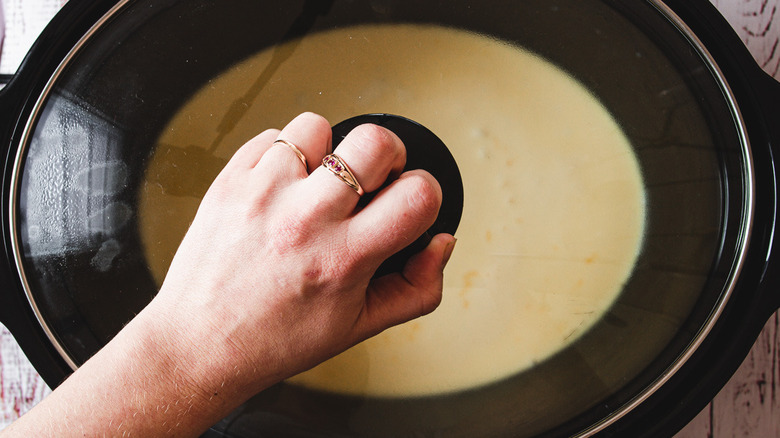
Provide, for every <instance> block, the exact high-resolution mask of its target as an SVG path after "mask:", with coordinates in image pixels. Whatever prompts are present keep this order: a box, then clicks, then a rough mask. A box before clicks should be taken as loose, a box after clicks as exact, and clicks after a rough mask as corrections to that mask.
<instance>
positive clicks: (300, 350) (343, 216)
mask: <svg viewBox="0 0 780 438" xmlns="http://www.w3.org/2000/svg"><path fill="white" fill-rule="evenodd" d="M276 139H284V140H287V141H289V142H291V143H293V144H295V145H297V146H298V148H299V149H300V151H301V152H302V153H303V154H304V156H305V157H306V161H307V162H308V168H305V167H304V166H303V164H302V163H301V161H300V160H299V158H298V157H297V156H296V154H295V153H294V152H293V151H292V150H291V149H290V148H288V147H287V146H285V145H280V144H276V145H274V144H273V142H274V141H275V140H276ZM330 145H331V131H330V127H329V124H328V122H327V121H326V120H325V119H323V118H322V117H320V116H317V115H314V114H311V113H306V114H302V115H301V116H299V117H297V118H296V119H295V120H293V121H292V122H291V123H290V124H289V125H288V126H287V127H285V128H284V129H283V130H282V131H281V132H280V131H277V130H269V131H265V132H263V133H262V134H260V135H258V136H257V137H255V138H254V139H252V140H251V141H250V142H248V143H247V144H246V145H244V146H243V147H242V148H241V149H240V150H239V151H238V152H237V153H236V154H235V156H234V157H233V158H232V159H231V161H230V162H229V163H228V164H227V166H226V167H225V169H224V170H223V171H222V173H221V174H220V175H219V176H218V177H217V179H216V180H215V181H214V183H213V185H212V186H211V188H210V189H209V191H208V193H207V194H206V196H205V198H204V200H203V202H202V204H201V206H200V209H199V211H198V213H197V215H196V217H195V219H194V221H193V223H192V226H191V228H190V230H189V231H188V233H187V235H186V237H185V238H184V241H183V242H182V244H181V246H180V248H179V251H178V252H177V254H176V257H175V258H174V260H173V263H172V265H171V268H170V271H169V272H168V275H167V277H166V280H165V282H164V283H163V286H162V290H161V291H160V293H159V295H158V297H157V298H156V301H158V302H161V303H166V305H167V306H169V309H175V311H169V312H167V314H170V315H173V316H172V317H171V320H172V321H173V322H174V326H175V325H176V324H180V323H181V321H185V324H184V326H183V327H174V329H173V330H172V331H173V332H177V333H180V334H181V335H182V336H186V335H187V333H193V330H192V327H193V326H194V327H204V328H205V331H204V332H203V333H202V340H201V342H203V341H205V340H206V339H208V340H209V341H216V344H217V345H215V346H210V347H209V352H210V353H211V354H212V355H213V354H214V351H219V352H220V354H219V357H220V358H222V359H220V360H221V361H222V362H221V363H220V364H217V365H219V366H217V369H222V368H227V369H231V370H233V369H235V370H241V373H240V375H242V376H246V375H248V374H249V373H251V372H254V373H256V374H260V375H261V376H262V377H263V378H262V379H260V380H259V381H258V382H252V383H256V384H257V386H253V388H254V389H256V390H259V389H262V387H264V386H267V379H266V378H267V376H268V375H269V374H270V375H273V376H274V380H281V379H282V378H286V377H289V376H291V375H294V374H297V373H298V372H301V371H304V370H306V369H308V368H310V367H312V366H314V365H316V364H317V363H319V362H321V361H323V360H325V359H327V358H329V357H331V356H333V355H335V354H337V353H339V352H341V351H343V350H345V349H346V348H348V347H350V346H352V345H354V344H355V343H357V342H360V341H362V340H363V339H365V338H367V337H369V336H372V335H375V334H377V333H379V332H381V331H382V330H384V329H386V328H388V327H390V326H392V325H395V324H399V323H402V322H405V321H407V320H409V319H412V318H415V317H418V316H421V315H424V314H426V313H428V312H430V311H432V310H433V309H435V308H436V306H437V305H438V304H439V302H440V300H441V292H442V269H443V267H444V263H446V260H447V259H448V257H449V254H450V252H451V250H452V246H453V244H454V239H453V238H452V236H449V235H439V236H435V237H434V239H433V240H432V242H431V244H430V245H429V246H428V248H427V249H425V250H424V251H423V252H421V253H420V254H418V255H417V256H416V257H414V258H412V259H411V260H410V262H409V263H408V265H407V266H406V268H405V269H404V270H403V272H402V273H400V274H392V275H388V276H385V277H382V278H378V279H375V280H373V281H372V280H371V276H372V275H373V274H374V272H375V271H376V269H377V267H378V266H379V265H380V263H381V262H383V261H384V260H385V259H386V258H387V257H389V256H390V255H392V254H393V253H395V252H397V251H399V250H401V249H402V248H404V247H405V246H407V245H408V244H410V243H411V242H412V241H414V240H415V239H416V238H417V237H419V235H420V234H422V233H423V232H424V231H425V230H426V229H427V228H428V227H430V225H431V224H432V223H433V221H434V220H435V218H436V215H437V212H438V209H439V206H440V204H441V191H440V188H439V185H438V183H437V182H436V180H435V179H434V178H433V177H432V176H431V175H430V174H428V173H427V172H424V171H411V172H405V173H402V169H403V166H404V164H405V159H406V154H405V148H404V146H403V144H402V143H401V141H400V140H399V139H398V137H396V136H395V135H394V134H393V133H391V132H390V131H387V130H385V129H384V128H380V127H377V126H374V125H364V126H360V127H358V128H356V129H355V130H354V131H352V132H351V133H350V134H349V135H348V136H347V137H346V138H345V139H344V140H343V142H342V143H341V144H340V145H339V147H338V148H337V151H335V152H337V153H338V155H339V156H340V157H341V158H342V159H343V160H344V161H345V162H346V163H347V164H348V165H349V166H350V168H351V170H352V171H353V173H354V174H355V176H356V178H357V180H358V181H359V182H360V184H361V185H362V186H363V188H364V190H365V191H366V192H367V193H368V192H372V191H375V190H377V189H379V187H380V186H382V185H383V184H384V183H385V181H386V180H387V179H388V177H390V178H395V179H394V180H393V181H392V183H391V184H390V185H389V186H387V187H386V188H384V189H382V191H381V192H380V193H379V194H377V196H376V197H375V198H374V199H372V200H371V202H370V203H369V204H367V205H366V206H365V207H363V208H361V209H359V210H356V206H357V203H358V200H359V196H358V194H357V193H356V192H355V191H354V190H353V189H351V188H350V187H348V186H347V185H346V184H344V182H343V181H341V180H340V179H339V178H338V177H337V176H335V175H333V174H332V173H331V172H330V171H328V170H327V169H325V168H323V167H321V166H320V165H319V164H320V163H321V161H322V158H323V157H324V156H325V155H326V153H328V152H329V151H330V147H331V146H330ZM399 175H400V176H399ZM176 321H178V323H177V322H176ZM206 344H207V345H211V344H212V342H206ZM225 358H230V360H226V359H225ZM217 373H218V374H219V373H221V371H217Z"/></svg>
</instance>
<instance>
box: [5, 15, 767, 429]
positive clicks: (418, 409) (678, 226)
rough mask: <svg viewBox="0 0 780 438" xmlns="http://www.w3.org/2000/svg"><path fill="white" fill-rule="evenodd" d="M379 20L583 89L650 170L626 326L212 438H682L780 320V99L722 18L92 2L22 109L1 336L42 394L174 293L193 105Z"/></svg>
mask: <svg viewBox="0 0 780 438" xmlns="http://www.w3.org/2000/svg"><path fill="white" fill-rule="evenodd" d="M367 23H370V24H386V25H390V24H393V23H416V24H424V25H437V26H446V27H449V28H457V29H464V30H468V31H473V32H478V33H481V34H486V35H489V36H492V37H494V38H497V39H499V40H503V41H506V42H509V43H511V44H517V45H519V46H522V47H525V48H527V49H528V50H530V51H532V52H534V53H536V54H538V55H540V56H542V57H544V58H545V59H547V60H549V61H551V62H552V63H554V64H556V65H558V66H559V67H561V68H562V69H564V70H565V71H567V72H569V73H570V74H571V75H572V76H574V77H575V78H576V79H577V80H578V81H580V82H581V83H582V84H583V85H584V86H585V87H586V88H587V89H589V90H590V91H591V92H592V93H593V94H594V95H595V96H597V97H598V98H599V100H600V101H601V102H602V103H603V105H604V106H605V107H606V108H607V109H608V110H609V112H610V113H611V114H612V115H613V116H614V118H615V119H616V120H617V121H618V123H619V124H620V126H621V127H622V128H623V130H624V131H625V135H626V136H627V137H628V138H629V140H630V142H631V144H632V147H633V148H634V153H635V155H636V157H637V159H638V161H639V165H640V167H641V171H642V177H643V180H644V184H645V189H646V196H647V200H646V204H647V218H646V234H645V237H644V241H643V245H642V249H641V252H640V255H639V258H638V260H637V263H636V265H635V267H634V270H633V273H632V275H631V277H630V278H629V280H628V281H627V283H626V285H625V286H624V289H623V291H622V293H621V294H620V296H619V297H618V299H617V300H616V302H615V304H614V305H613V306H612V307H611V308H610V310H609V311H608V312H607V313H606V315H605V317H604V318H602V320H601V321H599V322H598V323H597V324H596V325H595V326H594V327H593V328H591V329H590V330H589V331H588V332H587V333H586V334H585V335H583V336H582V337H581V338H580V339H579V340H577V341H576V342H574V343H573V344H572V345H570V346H569V347H567V348H566V349H564V350H563V351H561V352H560V353H558V354H556V355H555V356H553V357H552V358H550V359H548V360H545V361H544V362H542V363H540V364H538V365H536V366H535V367H533V368H531V369H530V370H527V371H524V372H521V373H519V374H517V375H514V376H511V377H509V378H506V379H504V380H501V381H500V382H497V383H494V384H490V385H486V386H483V387H479V388H476V389H473V390H469V391H460V392H456V393H452V394H446V395H440V396H429V397H410V398H404V399H392V398H391V399H387V398H378V397H351V396H336V395H332V394H327V393H320V392H315V391H310V390H306V389H302V388H300V387H296V386H293V385H288V384H285V383H282V384H280V385H277V386H275V387H273V388H271V389H269V390H267V391H265V392H264V393H262V394H260V395H258V396H257V397H256V398H254V399H253V400H251V401H250V402H248V403H247V404H245V405H244V406H242V407H241V408H240V409H238V410H237V411H236V412H234V413H233V414H231V416H229V417H228V418H226V419H225V420H224V421H223V422H221V423H219V424H217V425H215V427H214V428H213V429H212V430H211V431H210V432H209V434H211V435H213V436H236V437H241V436H257V435H263V434H269V435H273V436H317V435H328V436H333V435H335V436H355V435H373V436H399V435H413V434H419V435H421V436H427V435H432V436H438V435H442V434H444V435H447V436H513V437H518V436H570V435H588V434H592V433H596V432H601V433H604V434H605V435H621V436H632V437H633V436H659V435H670V434H672V433H673V432H675V431H676V430H678V429H679V428H680V427H682V425H684V424H685V423H686V422H687V421H689V420H690V419H691V418H692V417H693V416H694V415H695V414H696V413H698V412H699V411H700V410H701V408H702V407H703V406H704V405H705V404H706V403H707V402H708V401H709V400H710V399H711V398H712V397H713V396H714V394H715V393H716V392H717V391H718V389H719V388H720V387H721V386H722V385H723V384H724V383H725V382H726V381H727V380H728V378H729V376H730V375H731V374H732V373H733V372H734V370H735V369H736V367H737V366H738V365H739V363H740V362H741V360H742V359H743V358H744V357H745V355H746V354H747V351H748V350H749V349H750V347H751V345H752V344H753V341H754V340H755V338H756V336H757V334H758V332H759V331H760V329H761V327H762V326H763V324H764V322H765V321H766V319H767V318H768V317H769V315H770V314H771V313H772V312H774V311H775V310H776V309H777V307H778V304H780V303H779V302H778V297H777V294H776V293H775V289H776V287H777V284H776V282H777V278H776V276H773V275H771V273H772V272H773V270H774V265H775V264H776V263H777V262H776V261H775V260H774V259H773V258H772V257H770V254H771V253H772V249H773V248H772V247H773V245H774V240H773V235H774V231H775V222H776V221H775V215H776V187H777V185H776V178H775V170H774V160H773V155H774V150H773V143H774V142H776V141H778V139H780V133H779V132H778V128H777V124H776V123H774V124H773V123H771V121H773V120H777V119H778V115H779V114H778V113H779V112H780V110H778V104H777V102H780V99H779V98H780V87H779V86H778V84H777V83H776V82H775V81H774V80H773V79H771V78H770V77H768V76H767V75H766V74H764V73H763V72H762V71H761V70H760V68H759V67H758V66H756V65H755V63H754V62H753V60H752V58H751V57H750V55H749V54H748V53H747V51H746V49H745V48H744V46H743V45H742V43H741V42H740V41H739V39H738V38H737V37H736V35H734V33H733V31H731V29H730V27H729V26H728V24H727V23H726V22H725V21H724V20H723V18H722V17H720V16H719V15H718V14H717V12H716V11H715V10H714V8H713V7H712V6H711V5H710V4H709V3H708V2H707V1H705V0H697V1H669V2H666V3H660V2H633V3H632V4H625V3H624V2H618V1H611V0H604V1H564V0H560V1H553V2H551V1H542V0H539V1H527V2H509V1H492V2H470V1H455V2H435V1H434V2H425V3H421V2H407V1H403V0H388V1H381V0H379V1H372V2H353V1H347V0H344V1H327V2H319V1H305V2H272V1H267V2H256V1H244V2H242V1H230V2H216V1H206V0H198V1H196V0H193V1H166V2H144V1H129V2H121V3H119V4H115V2H110V1H96V2H90V1H77V0H71V1H70V2H69V3H68V4H67V5H66V6H65V7H64V8H63V10H62V12H61V13H60V14H58V15H57V16H56V17H55V18H54V20H52V22H51V24H50V25H49V26H48V27H47V29H46V30H45V31H44V32H43V34H42V36H41V38H40V39H39V40H38V42H37V43H36V44H35V45H34V46H33V48H32V49H31V51H30V53H29V55H28V57H27V58H26V59H25V61H24V63H23V65H22V67H21V68H20V70H19V72H18V73H17V75H16V76H15V77H14V78H13V79H12V81H11V82H10V83H9V84H8V85H7V86H6V87H5V88H4V89H3V90H2V91H1V92H0V109H2V111H1V114H2V115H3V117H2V120H0V137H1V138H2V139H3V143H2V144H3V147H4V148H5V149H4V150H5V154H4V158H5V162H4V173H3V202H2V207H1V208H2V221H3V222H2V223H3V243H4V245H5V253H4V254H5V256H6V258H7V263H3V264H2V269H0V276H1V277H0V280H2V284H3V286H4V287H3V293H2V295H0V300H2V306H1V307H0V318H1V319H2V322H3V323H4V324H5V325H6V326H7V327H8V328H9V329H10V330H11V331H12V333H13V334H14V335H15V337H16V338H17V339H18V341H19V344H20V345H21V347H22V348H23V350H24V351H25V354H26V355H27V356H28V357H29V358H30V360H31V362H32V363H33V364H34V365H35V366H36V368H37V369H38V370H39V372H40V373H41V375H42V376H43V378H44V379H45V380H46V381H47V383H49V384H50V385H51V386H56V385H57V384H58V383H59V382H61V381H62V380H63V379H64V378H65V377H67V375H68V374H69V373H70V372H72V370H73V369H74V367H77V366H78V365H79V364H81V363H83V362H84V361H86V360H87V359H88V358H89V357H90V356H91V355H92V354H93V353H94V352H95V351H97V350H98V349H99V348H100V347H101V346H102V345H104V344H105V343H106V342H108V340H109V339H110V338H111V337H112V336H113V335H114V334H115V333H116V332H117V331H118V330H119V329H120V328H121V327H122V325H123V324H124V323H126V321H127V320H129V319H130V318H131V317H132V315H134V314H135V313H137V312H138V311H139V310H140V309H141V308H142V307H143V306H144V305H145V304H146V303H148V301H149V300H150V299H151V298H152V297H153V296H154V293H155V292H156V283H155V280H154V278H153V275H152V273H151V272H149V268H148V263H147V260H145V256H144V252H143V250H142V248H141V243H140V237H139V235H138V229H137V220H138V218H137V214H136V213H137V211H136V206H137V202H138V199H137V196H138V195H137V192H138V188H139V186H140V184H141V180H142V177H143V173H144V169H145V165H146V162H147V160H148V157H149V155H150V153H151V147H152V146H151V145H154V144H155V141H156V139H157V137H158V136H159V135H160V133H161V131H162V130H163V128H164V127H165V124H166V122H167V121H168V120H169V119H170V118H171V117H172V115H173V114H174V113H175V112H176V111H177V110H178V109H179V108H180V107H181V106H182V105H183V104H184V102H186V100H187V99H188V98H189V96H191V95H192V93H194V92H196V91H197V90H198V89H199V88H201V87H202V86H203V84H205V83H206V82H207V81H208V80H210V79H212V78H214V77H215V76H217V75H218V74H219V73H220V72H221V71H223V70H225V69H226V68H228V67H229V66H231V65H233V64H235V63H236V62H239V61H241V60H242V59H245V58H246V57H247V56H249V55H251V54H253V53H256V52H258V51H260V50H263V49H265V48H268V47H273V46H276V45H279V44H280V43H283V42H288V41H296V40H297V39H298V38H305V37H306V36H307V35H313V34H316V33H318V32H321V31H326V30H330V29H334V28H338V27H346V26H354V25H359V24H367ZM280 62H283V59H281V61H280ZM267 73H269V74H271V75H273V70H270V71H268V72H267ZM239 106H240V105H237V108H238V107H239ZM307 109H309V108H305V107H302V108H300V111H304V110H307ZM234 110H235V111H238V112H239V113H240V108H239V109H234ZM355 115H357V114H355ZM402 115H404V114H402ZM285 117H287V118H289V116H288V115H280V116H279V119H280V120H284V118H285ZM75 145H80V146H78V147H76V146H75ZM84 145H86V149H84V148H83V146H84ZM74 147H76V148H75V149H74ZM79 148H81V149H79ZM196 158H197V157H196ZM190 164H191V165H192V166H193V168H194V167H203V168H214V169H217V170H218V169H219V167H220V166H221V164H222V163H221V162H220V161H219V160H214V159H211V158H209V157H205V156H204V157H199V158H197V159H193V160H192V161H191V163H190ZM49 171H50V172H51V174H48V173H46V172H49ZM42 175H43V176H42ZM85 178H86V180H89V181H93V182H95V181H97V183H95V184H92V185H88V190H86V192H85V190H84V187H83V186H79V185H78V184H74V183H73V181H76V180H78V181H82V180H84V179H85ZM90 184H91V183H90ZM192 184H193V187H201V186H202V185H203V184H205V185H206V186H207V185H208V181H201V180H197V181H192ZM201 189H202V188H201ZM446 190H447V188H446V187H445V196H446V195H447V193H446ZM84 223H89V224H92V225H94V224H96V223H97V224H98V225H94V226H92V225H91V227H90V228H89V230H91V231H89V232H86V231H84V228H83V227H81V225H80V224H84ZM95 230H98V231H97V232H96V231H95ZM467 232H468V230H464V229H461V230H458V233H467ZM464 354H467V353H464Z"/></svg>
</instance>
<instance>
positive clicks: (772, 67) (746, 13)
mask: <svg viewBox="0 0 780 438" xmlns="http://www.w3.org/2000/svg"><path fill="white" fill-rule="evenodd" d="M1 1H2V2H3V5H4V9H5V18H6V22H7V23H8V24H7V29H6V39H5V44H4V46H5V47H4V49H3V52H4V53H6V52H8V51H9V50H12V49H13V50H16V51H25V50H26V47H28V46H29V44H30V42H31V41H30V35H31V34H32V35H34V34H35V32H37V31H38V27H36V26H37V23H38V21H40V17H39V16H38V15H40V14H44V15H46V14H50V13H52V4H54V3H58V4H60V5H61V4H63V3H65V0H1ZM711 1H712V2H713V4H715V6H716V7H717V8H718V9H719V10H720V11H721V13H723V15H724V16H725V17H726V18H727V19H728V20H729V22H730V23H731V25H732V26H733V27H734V29H735V30H736V31H737V33H738V34H739V36H740V37H741V38H742V40H743V41H745V44H746V45H747V47H748V49H750V51H751V53H752V54H753V56H754V57H755V58H756V60H757V62H758V63H759V64H760V65H761V66H762V67H763V68H764V69H765V70H766V71H767V72H768V73H770V74H772V75H773V76H774V77H775V78H777V79H779V80H780V11H779V10H778V9H779V8H780V0H711ZM30 14H36V17H35V20H32V19H30V17H31V15H30ZM25 17H27V19H26V18H25ZM20 23H21V26H24V28H23V29H22V28H19V26H20ZM11 25H15V26H16V27H15V28H14V27H11ZM20 35H21V36H20ZM0 61H2V64H0V65H2V69H0V73H8V71H2V70H8V69H9V68H11V71H13V70H12V67H9V62H10V61H9V60H8V57H6V59H0ZM13 62H18V61H15V60H13ZM778 122H780V121H778ZM779 327H780V313H776V314H775V315H774V316H773V317H772V318H770V319H769V321H768V322H767V323H766V325H765V327H764V330H763V331H762V333H761V335H760V337H759V338H758V340H757V341H756V343H755V345H754V346H753V349H752V350H751V352H750V354H749V355H748V357H747V358H746V359H745V361H744V363H743V364H742V366H741V367H740V368H739V370H738V371H737V373H736V374H735V375H734V376H733V377H732V379H731V380H730V381H729V382H728V384H727V385H726V386H725V387H724V388H723V390H721V391H720V393H719V394H718V395H717V397H716V398H715V399H714V400H713V401H712V403H710V404H709V405H708V406H707V407H706V408H705V409H704V410H702V412H701V413H700V414H699V415H698V416H697V417H696V418H695V419H694V420H693V421H691V423H690V424H688V426H686V427H685V428H684V429H683V430H682V431H680V432H679V433H678V434H677V435H676V436H675V438H733V437H761V438H763V437H780V330H779ZM49 392H50V390H49V388H48V387H47V386H46V384H45V383H43V381H42V380H41V379H40V377H38V375H37V374H36V372H35V370H34V369H33V368H32V366H31V365H30V363H29V362H28V361H27V359H26V358H25V357H24V355H23V354H22V353H21V351H20V350H19V347H18V346H17V345H16V342H15V341H14V339H13V337H12V336H11V335H10V334H9V333H8V331H7V330H5V328H2V327H0V429H2V428H3V427H5V426H6V425H7V424H9V423H10V422H11V421H13V420H14V419H16V418H17V417H18V416H19V415H20V414H22V413H24V412H26V411H27V410H28V409H30V408H31V407H32V406H34V405H35V404H36V403H37V402H38V401H40V400H41V399H42V398H43V397H45V396H46V395H47V394H48V393H49Z"/></svg>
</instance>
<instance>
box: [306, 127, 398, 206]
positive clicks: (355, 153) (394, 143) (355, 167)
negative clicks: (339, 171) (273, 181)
mask: <svg viewBox="0 0 780 438" xmlns="http://www.w3.org/2000/svg"><path fill="white" fill-rule="evenodd" d="M334 153H335V154H337V155H338V156H339V157H340V158H341V160H342V161H343V162H344V163H345V164H346V165H347V166H348V167H349V169H350V170H351V171H352V173H353V174H354V176H355V179H356V180H357V182H358V183H359V184H360V185H361V186H362V188H363V190H364V191H365V193H370V192H373V191H375V190H377V189H378V188H379V187H381V186H382V184H384V182H385V181H386V180H387V179H388V177H389V176H391V175H393V176H394V175H399V174H400V173H401V171H402V170H403V167H404V165H405V164H406V148H405V147H404V145H403V143H402V142H401V140H400V139H399V138H398V137H397V136H396V135H395V134H393V133H392V132H390V131H389V130H387V129H385V128H382V127H379V126H376V125H361V126H358V127H357V128H355V129H353V130H352V131H351V132H350V133H349V134H347V136H346V137H344V140H342V142H341V144H339V146H338V147H337V148H336V150H335V151H334ZM309 188H310V189H311V190H312V191H314V192H316V195H315V196H317V198H318V199H320V200H323V201H326V202H329V203H332V204H333V206H334V208H337V209H339V210H340V211H341V213H342V214H343V215H344V216H347V215H349V214H351V213H352V212H353V211H354V209H355V206H356V205H357V202H358V200H359V198H360V196H358V194H357V193H356V191H355V190H354V189H352V188H351V187H349V186H348V185H347V184H345V182H344V181H343V180H341V178H340V177H339V176H337V175H334V174H333V173H332V172H331V171H330V170H328V169H326V168H324V167H322V166H321V167H319V168H318V169H316V170H315V171H314V172H312V174H311V176H310V177H309Z"/></svg>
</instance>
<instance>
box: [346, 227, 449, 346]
mask: <svg viewBox="0 0 780 438" xmlns="http://www.w3.org/2000/svg"><path fill="white" fill-rule="evenodd" d="M455 241H456V239H455V238H454V237H453V236H451V235H449V234H438V235H436V236H434V237H433V239H431V242H430V243H429V244H428V246H427V247H426V248H425V249H424V250H422V251H421V252H419V253H417V254H415V255H414V256H413V257H412V258H410V259H409V261H408V262H407V263H406V266H405V267H404V269H403V271H402V272H400V273H393V274H388V275H385V276H383V277H379V278H376V279H374V280H372V281H371V283H370V284H369V286H368V289H367V291H366V304H365V308H364V309H363V312H362V313H361V315H360V317H359V319H358V321H357V335H358V337H359V338H360V339H359V340H363V339H366V338H369V337H371V336H374V335H376V334H378V333H380V332H382V331H383V330H385V329H387V328H389V327H392V326H394V325H398V324H401V323H404V322H406V321H409V320H411V319H414V318H417V317H420V316H423V315H426V314H428V313H430V312H432V311H433V310H434V309H436V307H438V306H439V303H440V302H441V298H442V284H443V279H444V274H443V270H444V266H445V265H446V264H447V261H448V260H449V258H450V256H451V255H452V250H453V248H454V247H455Z"/></svg>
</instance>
